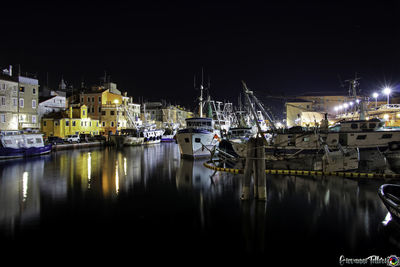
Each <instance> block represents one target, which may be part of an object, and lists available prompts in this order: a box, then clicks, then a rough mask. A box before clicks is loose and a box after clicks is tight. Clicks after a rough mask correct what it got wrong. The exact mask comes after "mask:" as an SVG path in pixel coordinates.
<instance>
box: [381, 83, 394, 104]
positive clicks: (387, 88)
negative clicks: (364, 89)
mask: <svg viewBox="0 0 400 267" xmlns="http://www.w3.org/2000/svg"><path fill="white" fill-rule="evenodd" d="M391 92H392V89H391V88H390V87H385V88H383V93H384V94H385V95H387V104H388V105H389V96H390V93H391Z"/></svg>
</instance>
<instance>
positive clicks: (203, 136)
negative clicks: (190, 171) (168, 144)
mask: <svg viewBox="0 0 400 267" xmlns="http://www.w3.org/2000/svg"><path fill="white" fill-rule="evenodd" d="M215 135H216V133H214V132H207V133H206V132H201V133H198V132H187V133H178V134H177V135H176V138H177V141H178V144H179V150H180V153H181V156H182V157H189V158H198V157H210V156H211V152H210V151H213V149H214V147H215V146H216V145H218V142H219V141H218V138H216V137H215Z"/></svg>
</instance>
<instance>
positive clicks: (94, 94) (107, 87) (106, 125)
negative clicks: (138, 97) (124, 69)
mask: <svg viewBox="0 0 400 267" xmlns="http://www.w3.org/2000/svg"><path fill="white" fill-rule="evenodd" d="M79 103H80V104H81V105H85V106H87V108H88V117H90V118H92V119H96V120H99V121H100V123H101V128H102V132H103V134H109V133H112V134H115V133H117V132H118V131H120V130H122V129H126V128H132V127H135V126H138V125H141V123H142V122H141V120H140V104H136V103H133V99H132V98H131V97H128V96H127V93H124V94H123V95H122V94H121V92H120V91H119V90H118V89H117V85H116V84H115V83H111V82H109V83H104V85H103V86H94V87H92V88H91V89H90V90H85V91H83V92H81V93H80V95H79Z"/></svg>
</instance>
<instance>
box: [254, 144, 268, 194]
mask: <svg viewBox="0 0 400 267" xmlns="http://www.w3.org/2000/svg"><path fill="white" fill-rule="evenodd" d="M264 140H265V139H264V137H261V136H260V137H257V139H256V147H257V149H256V152H257V157H256V158H257V159H256V169H255V175H254V176H255V179H254V185H255V188H254V189H255V190H254V192H255V198H256V199H258V200H267V186H266V177H265V148H264Z"/></svg>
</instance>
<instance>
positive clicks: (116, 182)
mask: <svg viewBox="0 0 400 267" xmlns="http://www.w3.org/2000/svg"><path fill="white" fill-rule="evenodd" d="M118 192H119V175H118V160H117V161H116V162H115V193H116V194H118Z"/></svg>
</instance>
